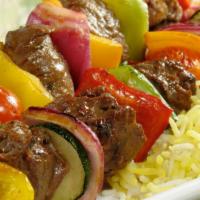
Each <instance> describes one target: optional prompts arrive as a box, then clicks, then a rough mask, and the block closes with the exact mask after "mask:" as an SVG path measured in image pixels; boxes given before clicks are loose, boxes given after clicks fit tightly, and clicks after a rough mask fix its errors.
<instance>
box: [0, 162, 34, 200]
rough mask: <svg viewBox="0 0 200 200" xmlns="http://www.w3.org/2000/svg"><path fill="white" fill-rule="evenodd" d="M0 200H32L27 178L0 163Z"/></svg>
mask: <svg viewBox="0 0 200 200" xmlns="http://www.w3.org/2000/svg"><path fill="white" fill-rule="evenodd" d="M0 200H34V190H33V187H32V185H31V183H30V182H29V180H28V178H27V176H26V175H25V174H23V173H22V172H20V171H18V170H17V169H14V168H13V167H10V166H9V165H6V164H4V163H0Z"/></svg>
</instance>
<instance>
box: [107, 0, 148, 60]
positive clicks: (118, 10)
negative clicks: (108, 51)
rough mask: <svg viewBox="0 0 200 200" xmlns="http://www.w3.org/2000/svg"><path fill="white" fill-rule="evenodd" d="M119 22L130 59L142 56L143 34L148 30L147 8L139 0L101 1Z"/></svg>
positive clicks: (137, 58) (138, 58)
mask: <svg viewBox="0 0 200 200" xmlns="http://www.w3.org/2000/svg"><path fill="white" fill-rule="evenodd" d="M103 1H104V2H105V3H106V4H107V6H108V7H109V8H110V9H111V10H112V11H113V12H114V14H115V16H116V17H117V18H118V19H119V20H120V24H121V28H122V32H123V33H124V35H125V38H126V42H127V44H128V46H129V55H130V59H133V60H140V59H142V58H143V55H144V34H145V33H146V32H147V31H148V28H149V17H148V8H147V5H146V3H145V2H144V1H141V0H126V1H125V2H124V0H115V1H113V0H103Z"/></svg>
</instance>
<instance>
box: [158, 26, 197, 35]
mask: <svg viewBox="0 0 200 200" xmlns="http://www.w3.org/2000/svg"><path fill="white" fill-rule="evenodd" d="M159 30H163V31H181V32H189V33H193V34H196V35H200V25H198V24H192V23H176V24H169V25H167V26H164V27H161V28H160V29H159Z"/></svg>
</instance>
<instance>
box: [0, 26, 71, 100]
mask: <svg viewBox="0 0 200 200" xmlns="http://www.w3.org/2000/svg"><path fill="white" fill-rule="evenodd" d="M52 31H53V30H52V29H51V28H49V27H47V26H43V25H31V26H27V27H22V28H19V29H18V30H15V31H10V32H8V34H7V37H6V43H5V47H4V51H5V52H6V53H7V54H8V55H9V56H10V58H11V59H12V60H13V62H14V63H16V64H17V65H18V66H19V67H21V68H22V69H24V70H26V71H28V72H30V73H31V74H33V75H35V76H37V77H38V78H39V79H40V81H41V82H42V84H43V85H44V87H45V88H46V89H47V90H48V91H49V92H50V93H51V94H52V95H53V96H54V97H58V96H60V95H63V94H71V95H73V93H74V88H73V83H72V79H71V75H70V73H69V71H68V66H67V64H66V62H65V61H64V59H63V57H62V56H61V54H60V53H59V52H58V51H57V50H56V48H55V47H54V45H53V43H52V41H51V38H50V35H49V34H50V33H51V32H52Z"/></svg>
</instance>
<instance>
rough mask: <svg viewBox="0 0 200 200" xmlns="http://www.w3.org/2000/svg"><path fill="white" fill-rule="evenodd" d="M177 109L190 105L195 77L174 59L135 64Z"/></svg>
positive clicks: (186, 107) (187, 107)
mask: <svg viewBox="0 0 200 200" xmlns="http://www.w3.org/2000/svg"><path fill="white" fill-rule="evenodd" d="M135 67H136V68H137V69H138V70H139V71H140V72H142V73H143V74H144V75H145V76H146V77H147V78H148V79H149V80H150V81H151V82H152V83H153V84H154V85H155V86H156V87H157V89H158V90H159V91H160V92H161V94H162V95H163V97H164V98H165V99H166V100H167V101H168V103H169V104H170V105H171V106H172V107H173V108H174V109H175V110H176V111H177V112H179V111H180V110H183V109H185V110H187V109H189V108H190V107H191V95H193V94H195V90H196V89H195V88H196V87H195V82H196V80H195V77H194V76H193V75H192V74H191V73H190V72H188V71H187V70H185V69H184V67H182V66H181V64H179V63H177V62H175V61H147V62H144V63H140V64H138V65H136V66H135Z"/></svg>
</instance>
